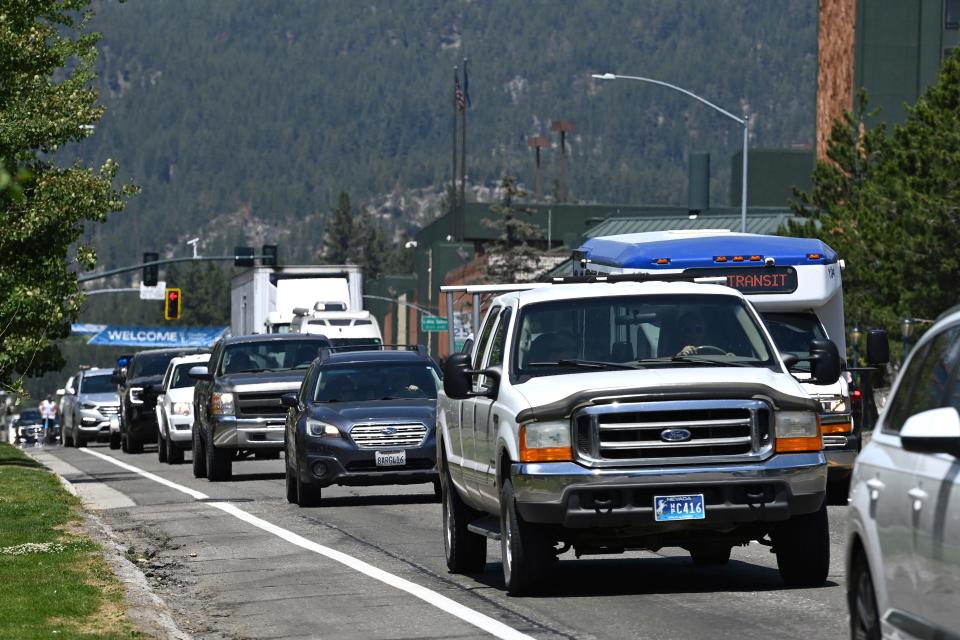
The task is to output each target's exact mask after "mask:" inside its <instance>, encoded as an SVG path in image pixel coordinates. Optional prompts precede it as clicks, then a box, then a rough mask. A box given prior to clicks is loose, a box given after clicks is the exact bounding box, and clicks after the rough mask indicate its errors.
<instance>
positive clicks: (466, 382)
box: [443, 353, 473, 400]
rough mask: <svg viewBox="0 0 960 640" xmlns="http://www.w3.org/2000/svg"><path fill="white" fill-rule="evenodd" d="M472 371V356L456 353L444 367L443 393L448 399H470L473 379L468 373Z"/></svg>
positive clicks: (448, 359)
mask: <svg viewBox="0 0 960 640" xmlns="http://www.w3.org/2000/svg"><path fill="white" fill-rule="evenodd" d="M469 370H470V354H469V353H455V354H453V355H452V356H450V357H449V358H447V362H446V364H445V365H444V367H443V392H444V393H445V394H447V397H448V398H452V399H454V400H464V399H466V398H468V397H470V387H471V386H472V382H473V380H472V378H471V377H470V374H469V373H467V372H468V371H469Z"/></svg>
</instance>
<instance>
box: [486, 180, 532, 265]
mask: <svg viewBox="0 0 960 640" xmlns="http://www.w3.org/2000/svg"><path fill="white" fill-rule="evenodd" d="M500 189H501V190H502V192H503V196H502V198H501V200H500V202H499V203H498V204H495V205H493V206H492V207H490V211H491V212H492V213H494V214H495V215H496V217H494V218H490V219H484V220H483V223H482V224H483V225H484V226H485V227H487V228H490V229H495V230H497V231H499V232H500V235H499V236H498V237H497V239H496V240H495V241H494V242H493V243H491V244H490V245H489V247H488V248H487V251H486V253H487V265H486V276H487V279H488V280H490V281H491V282H522V281H524V280H529V279H531V278H533V277H534V276H536V275H537V271H538V270H537V264H538V260H539V257H540V251H539V250H538V249H537V248H536V246H535V244H534V243H535V242H537V241H538V240H542V239H543V231H542V230H541V229H540V227H538V226H536V225H534V224H532V223H531V222H530V221H529V219H530V216H532V215H533V213H534V210H533V209H532V208H530V207H523V206H520V205H518V203H517V200H520V199H523V198H525V197H527V194H526V192H524V191H522V190H521V189H520V188H518V187H517V181H516V178H513V177H511V176H504V177H503V178H502V179H501V181H500Z"/></svg>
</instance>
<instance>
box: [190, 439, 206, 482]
mask: <svg viewBox="0 0 960 640" xmlns="http://www.w3.org/2000/svg"><path fill="white" fill-rule="evenodd" d="M190 457H191V458H192V461H193V477H194V478H206V477H207V454H206V452H205V451H204V450H203V440H202V439H201V438H200V429H198V428H197V427H194V429H193V438H192V440H191V444H190Z"/></svg>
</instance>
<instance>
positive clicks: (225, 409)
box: [210, 393, 237, 416]
mask: <svg viewBox="0 0 960 640" xmlns="http://www.w3.org/2000/svg"><path fill="white" fill-rule="evenodd" d="M210 413H212V414H213V415H215V416H233V415H236V413H237V408H236V406H235V405H234V404H233V394H232V393H214V394H213V395H212V396H211V397H210Z"/></svg>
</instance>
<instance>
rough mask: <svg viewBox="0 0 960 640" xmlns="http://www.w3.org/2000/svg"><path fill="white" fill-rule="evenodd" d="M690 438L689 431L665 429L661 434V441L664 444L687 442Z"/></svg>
mask: <svg viewBox="0 0 960 640" xmlns="http://www.w3.org/2000/svg"><path fill="white" fill-rule="evenodd" d="M690 436H691V434H690V432H689V431H688V430H687V429H664V430H663V431H661V432H660V439H661V440H663V441H664V442H686V441H688V440H689V439H690Z"/></svg>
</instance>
